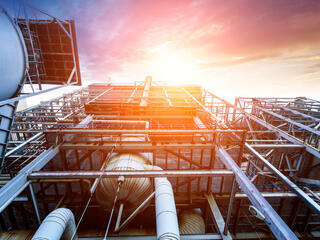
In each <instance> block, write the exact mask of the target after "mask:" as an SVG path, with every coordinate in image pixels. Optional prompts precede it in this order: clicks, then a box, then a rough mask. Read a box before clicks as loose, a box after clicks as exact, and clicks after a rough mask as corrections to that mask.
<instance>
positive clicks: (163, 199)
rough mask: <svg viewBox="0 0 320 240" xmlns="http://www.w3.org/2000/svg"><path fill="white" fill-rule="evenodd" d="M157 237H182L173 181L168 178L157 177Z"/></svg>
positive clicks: (162, 239) (155, 181) (159, 239)
mask: <svg viewBox="0 0 320 240" xmlns="http://www.w3.org/2000/svg"><path fill="white" fill-rule="evenodd" d="M154 185H155V190H156V191H155V192H156V196H155V202H156V218H157V239H158V240H165V239H166V240H169V239H172V240H173V239H177V240H178V239H180V233H179V225H178V218H177V211H176V206H175V202H174V195H173V191H172V186H171V183H170V182H169V181H168V179H167V178H155V180H154Z"/></svg>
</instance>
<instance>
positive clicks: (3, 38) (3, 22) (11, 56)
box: [0, 7, 27, 101]
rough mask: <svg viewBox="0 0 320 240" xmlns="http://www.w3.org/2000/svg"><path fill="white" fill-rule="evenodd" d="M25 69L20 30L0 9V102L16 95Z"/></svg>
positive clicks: (25, 63)
mask: <svg viewBox="0 0 320 240" xmlns="http://www.w3.org/2000/svg"><path fill="white" fill-rule="evenodd" d="M26 68H27V54H26V46H25V43H24V40H23V37H22V34H21V32H20V29H19V27H18V26H16V25H15V24H14V23H13V22H12V19H11V18H10V17H9V16H8V15H7V13H6V12H5V10H4V9H2V8H1V7H0V85H1V87H0V101H2V100H6V99H8V98H10V97H12V96H13V95H14V94H15V93H16V91H17V90H18V87H19V84H20V83H21V82H22V80H23V78H24V75H25V71H26Z"/></svg>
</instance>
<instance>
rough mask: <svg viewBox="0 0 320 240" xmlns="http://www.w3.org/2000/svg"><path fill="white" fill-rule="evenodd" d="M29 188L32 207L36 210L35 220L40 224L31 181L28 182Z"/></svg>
mask: <svg viewBox="0 0 320 240" xmlns="http://www.w3.org/2000/svg"><path fill="white" fill-rule="evenodd" d="M29 190H30V194H31V198H32V203H33V207H34V210H35V211H36V216H37V220H38V223H39V225H40V224H41V218H40V214H39V208H38V203H37V199H36V195H35V194H34V191H33V187H32V183H30V184H29Z"/></svg>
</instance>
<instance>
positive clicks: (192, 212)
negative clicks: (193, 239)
mask: <svg viewBox="0 0 320 240" xmlns="http://www.w3.org/2000/svg"><path fill="white" fill-rule="evenodd" d="M178 217H179V231H180V234H205V232H206V225H205V222H204V219H203V217H202V215H201V213H200V212H199V211H198V210H197V209H188V210H184V211H182V212H180V213H179V215H178Z"/></svg>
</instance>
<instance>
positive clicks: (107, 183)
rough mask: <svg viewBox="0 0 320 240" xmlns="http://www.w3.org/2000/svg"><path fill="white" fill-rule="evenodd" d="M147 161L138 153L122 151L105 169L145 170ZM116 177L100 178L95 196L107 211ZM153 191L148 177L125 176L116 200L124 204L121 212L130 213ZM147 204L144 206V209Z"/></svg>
mask: <svg viewBox="0 0 320 240" xmlns="http://www.w3.org/2000/svg"><path fill="white" fill-rule="evenodd" d="M148 165H149V162H148V161H147V160H146V159H145V158H143V157H142V156H140V155H138V154H131V153H123V154H119V155H116V156H114V157H112V158H111V159H110V162H109V163H108V164H107V166H106V168H105V170H107V171H124V170H125V171H130V170H131V171H135V170H146V168H145V166H148ZM117 186H118V179H114V178H103V179H101V180H100V182H99V185H98V188H97V190H96V193H95V196H96V199H97V201H98V203H99V204H100V205H101V206H103V207H105V208H106V209H107V210H108V211H110V210H111V209H112V205H113V199H114V197H115V194H116V190H117ZM152 192H153V187H152V180H151V179H150V178H125V179H124V182H123V183H122V185H121V188H120V191H119V195H118V201H119V202H121V203H123V204H124V210H123V214H124V215H128V214H130V213H132V212H133V211H134V210H135V209H136V208H137V207H138V206H139V205H140V204H141V203H142V202H143V201H144V200H145V199H146V198H147V197H148V196H149V195H150V194H151V193H152ZM147 206H148V204H147V205H146V206H145V207H144V209H145V208H146V207H147ZM142 210H143V209H142Z"/></svg>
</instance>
